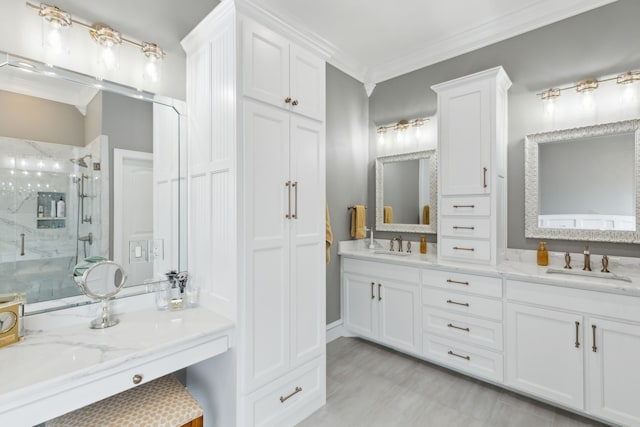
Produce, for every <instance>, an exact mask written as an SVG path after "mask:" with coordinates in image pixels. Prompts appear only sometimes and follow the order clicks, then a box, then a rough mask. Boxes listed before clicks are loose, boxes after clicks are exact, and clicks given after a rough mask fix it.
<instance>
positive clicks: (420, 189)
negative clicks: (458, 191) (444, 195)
mask: <svg viewBox="0 0 640 427" xmlns="http://www.w3.org/2000/svg"><path fill="white" fill-rule="evenodd" d="M436 180H437V159H436V151H435V150H427V151H419V152H416V153H408V154H399V155H393V156H385V157H378V158H377V159H376V230H380V231H407V232H415V233H435V232H436V230H437V227H436V216H437V194H436V188H437V182H436Z"/></svg>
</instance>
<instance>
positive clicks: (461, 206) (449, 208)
mask: <svg viewBox="0 0 640 427" xmlns="http://www.w3.org/2000/svg"><path fill="white" fill-rule="evenodd" d="M440 209H441V211H440V212H441V214H442V215H484V216H488V215H491V198H490V197H489V196H469V197H442V202H441V205H440Z"/></svg>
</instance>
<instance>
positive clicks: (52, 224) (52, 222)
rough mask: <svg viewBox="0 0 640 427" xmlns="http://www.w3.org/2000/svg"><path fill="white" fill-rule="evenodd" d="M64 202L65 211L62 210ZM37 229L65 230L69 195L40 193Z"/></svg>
mask: <svg viewBox="0 0 640 427" xmlns="http://www.w3.org/2000/svg"><path fill="white" fill-rule="evenodd" d="M60 201H62V206H63V209H60ZM36 206H37V213H36V215H37V216H36V228H38V229H48V228H65V227H66V219H67V209H66V206H67V193H59V192H53V191H46V192H45V191H38V193H37V199H36Z"/></svg>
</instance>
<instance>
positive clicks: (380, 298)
mask: <svg viewBox="0 0 640 427" xmlns="http://www.w3.org/2000/svg"><path fill="white" fill-rule="evenodd" d="M381 300H382V284H380V283H378V301H381Z"/></svg>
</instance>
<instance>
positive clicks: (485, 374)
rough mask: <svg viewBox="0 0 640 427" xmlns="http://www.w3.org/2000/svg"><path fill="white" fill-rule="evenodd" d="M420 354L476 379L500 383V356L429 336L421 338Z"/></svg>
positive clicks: (501, 364)
mask: <svg viewBox="0 0 640 427" xmlns="http://www.w3.org/2000/svg"><path fill="white" fill-rule="evenodd" d="M422 353H423V356H424V357H425V358H427V359H430V360H433V361H435V362H439V363H441V364H443V365H445V366H450V367H452V368H455V369H458V370H460V371H464V372H468V373H470V374H472V375H476V376H478V377H482V378H487V379H489V380H492V381H496V382H502V379H503V360H502V354H500V353H494V352H493V351H490V350H483V349H479V348H475V347H474V346H471V345H467V344H461V343H458V342H456V341H453V340H449V339H446V338H440V337H436V336H433V335H430V334H423V336H422Z"/></svg>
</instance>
